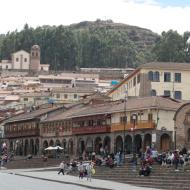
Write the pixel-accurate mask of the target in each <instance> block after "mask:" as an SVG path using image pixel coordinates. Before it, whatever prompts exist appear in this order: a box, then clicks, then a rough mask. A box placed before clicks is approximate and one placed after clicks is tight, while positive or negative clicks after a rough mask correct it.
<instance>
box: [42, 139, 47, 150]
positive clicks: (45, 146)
mask: <svg viewBox="0 0 190 190" xmlns="http://www.w3.org/2000/svg"><path fill="white" fill-rule="evenodd" d="M47 147H48V142H47V141H46V140H45V141H44V142H43V148H44V149H45V148H47Z"/></svg>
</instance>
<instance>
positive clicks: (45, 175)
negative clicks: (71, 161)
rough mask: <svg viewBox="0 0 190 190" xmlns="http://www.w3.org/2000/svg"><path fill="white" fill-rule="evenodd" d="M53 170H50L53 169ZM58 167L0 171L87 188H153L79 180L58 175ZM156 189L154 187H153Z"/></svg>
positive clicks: (121, 189)
mask: <svg viewBox="0 0 190 190" xmlns="http://www.w3.org/2000/svg"><path fill="white" fill-rule="evenodd" d="M53 169H54V171H51V170H53ZM56 169H57V171H58V168H53V167H51V168H46V169H44V168H38V169H14V170H13V169H12V170H6V169H1V170H0V172H2V173H8V174H10V175H11V174H13V175H17V176H23V177H28V178H33V179H40V180H45V181H51V182H57V183H63V184H71V185H77V186H80V187H85V188H88V189H98V190H126V189H130V190H145V189H146V190H153V188H143V187H136V186H132V185H128V184H124V183H118V182H113V181H107V180H99V179H92V181H91V182H90V181H87V180H86V178H84V179H83V180H79V178H78V177H75V176H70V175H64V176H63V175H61V174H60V175H58V174H57V171H56ZM155 190H156V189H155Z"/></svg>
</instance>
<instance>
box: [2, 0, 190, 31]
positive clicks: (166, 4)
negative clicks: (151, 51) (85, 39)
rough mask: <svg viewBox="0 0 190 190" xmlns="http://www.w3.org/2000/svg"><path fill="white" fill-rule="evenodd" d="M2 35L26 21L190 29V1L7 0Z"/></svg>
mask: <svg viewBox="0 0 190 190" xmlns="http://www.w3.org/2000/svg"><path fill="white" fill-rule="evenodd" d="M0 6H1V11H0V34H2V33H4V34H5V33H7V32H8V31H14V30H16V29H17V30H18V31H20V30H21V29H22V28H23V26H24V24H26V23H27V24H28V25H29V26H31V27H33V28H36V27H37V26H42V25H51V26H52V25H61V24H62V25H70V24H73V23H78V22H81V21H95V20H96V19H101V20H108V19H111V20H113V21H114V22H117V23H124V24H129V25H134V26H139V27H142V28H147V29H150V30H152V31H153V32H156V33H158V34H161V33H162V32H163V31H168V30H170V29H172V30H177V31H178V32H179V33H180V34H183V33H184V32H185V31H190V24H189V19H190V0H32V1H30V0H28V1H26V0H6V1H3V0H2V1H1V3H0Z"/></svg>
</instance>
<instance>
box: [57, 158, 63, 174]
mask: <svg viewBox="0 0 190 190" xmlns="http://www.w3.org/2000/svg"><path fill="white" fill-rule="evenodd" d="M64 169H65V164H64V162H63V161H62V162H61V163H60V165H59V172H58V175H59V174H60V173H62V174H63V175H65V173H64Z"/></svg>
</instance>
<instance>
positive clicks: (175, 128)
mask: <svg viewBox="0 0 190 190" xmlns="http://www.w3.org/2000/svg"><path fill="white" fill-rule="evenodd" d="M176 130H177V126H175V127H174V148H175V150H176V141H177V139H176Z"/></svg>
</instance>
